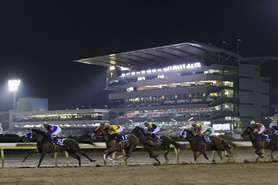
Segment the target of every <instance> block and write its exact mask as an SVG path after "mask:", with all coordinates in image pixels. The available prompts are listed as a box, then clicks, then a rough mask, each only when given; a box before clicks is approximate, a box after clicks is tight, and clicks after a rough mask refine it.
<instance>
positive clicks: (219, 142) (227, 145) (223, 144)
mask: <svg viewBox="0 0 278 185" xmlns="http://www.w3.org/2000/svg"><path fill="white" fill-rule="evenodd" d="M182 135H183V138H186V139H187V140H188V142H189V144H190V147H191V149H192V151H193V155H194V163H195V164H196V160H197V158H198V157H199V156H200V155H201V154H203V156H204V157H205V159H206V160H208V161H210V162H213V163H215V160H214V157H215V153H214V151H216V152H217V154H218V156H219V158H220V161H221V162H224V156H223V155H222V152H225V151H226V152H227V153H228V154H229V155H226V157H231V158H232V160H233V161H234V162H235V159H234V157H233V154H232V151H231V150H232V149H233V148H235V147H236V145H235V144H234V143H233V142H231V141H226V140H223V139H222V138H220V137H217V136H208V137H209V139H210V141H209V142H203V141H202V140H201V138H200V136H194V134H193V133H192V131H191V130H189V129H184V130H183V131H182ZM206 151H213V155H212V156H213V158H212V160H210V159H209V158H208V157H207V154H206ZM197 152H199V154H198V155H197Z"/></svg>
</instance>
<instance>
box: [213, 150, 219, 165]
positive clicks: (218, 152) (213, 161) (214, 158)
mask: <svg viewBox="0 0 278 185" xmlns="http://www.w3.org/2000/svg"><path fill="white" fill-rule="evenodd" d="M217 154H218V156H219V157H220V159H221V156H220V155H219V151H217ZM211 157H212V162H213V163H216V162H215V150H213V151H212V153H211Z"/></svg>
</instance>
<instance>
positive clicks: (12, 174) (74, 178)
mask: <svg viewBox="0 0 278 185" xmlns="http://www.w3.org/2000/svg"><path fill="white" fill-rule="evenodd" d="M275 172H277V163H276V164H275V163H260V164H216V165H212V164H197V165H194V164H190V165H184V164H183V165H167V166H164V165H163V166H153V165H143V166H127V167H126V166H115V167H82V168H77V167H69V168H65V167H63V168H40V169H36V168H21V169H18V168H16V169H14V168H6V169H1V170H0V177H1V178H0V183H1V184H4V185H8V184H11V185H17V184H20V185H48V184H49V185H50V184H52V185H55V184H57V185H58V184H59V185H62V184H64V185H72V184H82V185H85V184H98V185H102V184H113V185H116V184H119V185H123V184H128V185H130V184H134V185H135V184H137V185H146V184H150V185H163V184H169V185H170V184H171V185H179V184H180V185H181V184H190V185H193V184H196V185H197V184H198V185H218V184H242V185H248V184H250V185H251V184H252V185H254V184H260V185H261V184H268V185H269V184H278V178H277V177H276V175H275V174H276V173H275ZM270 174H273V175H270Z"/></svg>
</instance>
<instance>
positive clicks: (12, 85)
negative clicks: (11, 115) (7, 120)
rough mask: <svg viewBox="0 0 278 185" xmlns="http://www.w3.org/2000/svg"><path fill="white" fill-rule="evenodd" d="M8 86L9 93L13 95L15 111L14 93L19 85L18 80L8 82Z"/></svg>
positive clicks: (14, 100)
mask: <svg viewBox="0 0 278 185" xmlns="http://www.w3.org/2000/svg"><path fill="white" fill-rule="evenodd" d="M8 84H9V90H10V92H13V93H14V95H13V110H14V111H15V109H16V92H17V90H18V86H19V84H20V80H19V79H17V80H9V81H8Z"/></svg>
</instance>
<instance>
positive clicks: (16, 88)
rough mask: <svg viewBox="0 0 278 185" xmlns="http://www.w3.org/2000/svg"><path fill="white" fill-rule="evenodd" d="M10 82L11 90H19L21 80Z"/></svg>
mask: <svg viewBox="0 0 278 185" xmlns="http://www.w3.org/2000/svg"><path fill="white" fill-rule="evenodd" d="M8 84H9V90H10V91H11V92H15V91H17V90H18V86H19V84H20V80H9V82H8Z"/></svg>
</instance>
